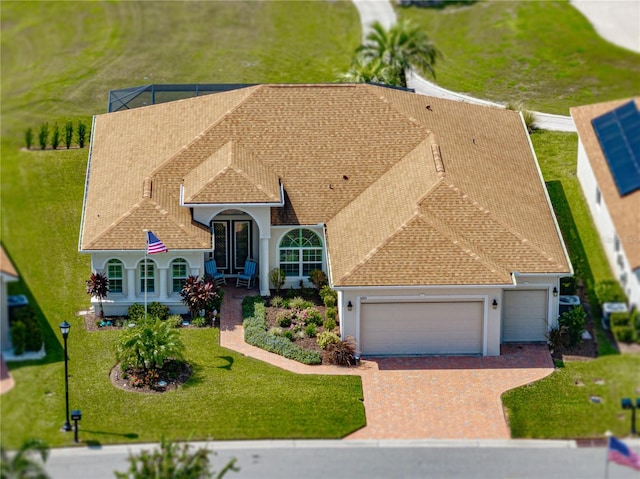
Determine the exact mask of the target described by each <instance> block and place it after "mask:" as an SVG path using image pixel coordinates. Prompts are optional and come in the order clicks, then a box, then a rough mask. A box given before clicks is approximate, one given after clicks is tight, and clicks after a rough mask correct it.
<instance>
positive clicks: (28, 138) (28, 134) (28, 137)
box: [24, 128, 33, 150]
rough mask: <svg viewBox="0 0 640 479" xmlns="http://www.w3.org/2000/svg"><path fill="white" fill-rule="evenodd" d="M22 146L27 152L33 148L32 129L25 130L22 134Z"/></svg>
mask: <svg viewBox="0 0 640 479" xmlns="http://www.w3.org/2000/svg"><path fill="white" fill-rule="evenodd" d="M24 144H25V146H26V147H27V150H30V149H31V147H32V146H33V129H32V128H27V130H26V131H25V132H24Z"/></svg>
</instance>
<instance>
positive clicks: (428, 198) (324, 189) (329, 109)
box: [82, 84, 570, 286]
mask: <svg viewBox="0 0 640 479" xmlns="http://www.w3.org/2000/svg"><path fill="white" fill-rule="evenodd" d="M427 106H429V108H427ZM116 115H117V116H116ZM184 118H189V121H185V120H184ZM90 168H91V170H90V178H89V184H88V190H87V199H86V205H85V220H84V228H83V232H82V248H83V249H85V250H92V249H142V248H143V247H144V236H143V235H140V234H139V232H140V231H141V229H142V228H143V227H147V228H150V229H152V230H153V231H154V232H155V233H156V234H157V235H158V236H159V237H160V238H162V240H163V242H165V244H167V246H168V247H169V248H170V249H189V248H196V249H197V248H202V246H198V245H200V244H203V243H207V244H210V238H209V236H210V235H209V233H208V230H207V228H206V227H204V226H203V225H198V224H196V223H194V222H192V221H191V220H190V216H189V214H188V213H189V210H188V208H184V207H180V206H178V203H179V196H180V190H181V188H184V198H185V200H186V201H187V202H189V201H192V202H216V203H243V202H248V203H251V202H270V201H280V198H279V194H280V189H279V183H278V182H281V183H282V186H283V189H284V193H285V206H284V207H272V208H271V212H272V214H271V217H272V223H273V224H276V225H277V224H280V225H289V224H291V225H295V224H301V225H309V224H319V223H323V224H326V228H327V248H328V251H329V260H330V265H331V271H330V272H331V276H332V281H333V284H334V285H344V286H346V285H365V284H374V283H375V284H379V285H381V284H393V285H404V284H504V283H510V282H511V279H510V273H512V272H513V271H516V270H517V271H519V272H521V273H526V272H530V273H544V272H549V273H568V272H569V271H570V266H569V264H568V260H567V258H566V255H565V252H564V248H563V244H562V240H561V238H560V236H559V233H558V230H557V228H556V225H555V222H554V217H553V213H552V211H551V209H550V207H549V203H548V198H547V196H546V191H545V189H544V184H543V182H542V179H541V175H540V172H539V170H538V168H537V164H536V162H535V157H534V155H533V154H532V149H531V145H530V143H529V139H528V136H527V134H526V132H525V129H524V126H523V124H522V120H521V118H520V115H519V114H518V113H515V112H511V111H508V110H502V109H498V108H489V107H482V106H476V105H470V104H466V103H461V102H455V101H449V100H443V99H437V98H432V97H427V96H421V95H416V94H414V93H410V92H406V91H401V90H394V89H389V88H383V87H378V86H373V85H364V84H359V85H338V84H336V85H259V86H255V87H250V88H245V89H242V90H235V91H232V92H225V93H217V94H213V95H206V96H202V97H197V98H193V99H187V100H180V101H176V102H172V103H166V104H161V105H155V106H151V107H145V108H139V109H136V110H128V111H123V112H118V113H111V114H107V115H99V116H97V117H96V118H95V124H94V128H93V134H92V155H91V164H90ZM123 171H126V172H127V174H126V175H122V172H123ZM145 221H146V223H145ZM149 221H153V222H155V224H153V225H150V224H149ZM143 225H146V226H143ZM138 236H140V239H139V240H138ZM116 245H117V246H116ZM208 247H210V246H208ZM375 273H377V274H375Z"/></svg>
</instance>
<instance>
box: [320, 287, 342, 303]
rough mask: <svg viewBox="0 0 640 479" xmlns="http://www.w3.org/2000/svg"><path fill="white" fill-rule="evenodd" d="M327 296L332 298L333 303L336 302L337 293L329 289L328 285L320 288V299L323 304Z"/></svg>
mask: <svg viewBox="0 0 640 479" xmlns="http://www.w3.org/2000/svg"><path fill="white" fill-rule="evenodd" d="M327 296H332V297H333V299H334V300H335V302H337V301H338V293H337V291H335V290H333V289H331V287H330V286H329V285H328V284H327V285H325V286H323V287H322V288H320V298H321V299H322V302H323V303H324V302H325V298H326V297H327Z"/></svg>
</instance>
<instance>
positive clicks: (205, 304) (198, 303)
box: [180, 276, 220, 319]
mask: <svg viewBox="0 0 640 479" xmlns="http://www.w3.org/2000/svg"><path fill="white" fill-rule="evenodd" d="M180 296H182V302H183V303H184V304H185V306H186V307H187V308H189V313H190V314H191V319H195V318H197V317H198V316H200V311H202V310H204V311H205V315H207V316H211V312H212V311H213V309H215V306H216V305H217V304H218V301H217V298H219V297H220V296H219V295H218V291H217V288H216V284H215V282H213V281H211V280H210V279H209V278H204V279H198V277H197V276H188V277H187V279H186V280H185V281H184V283H183V285H182V289H181V290H180Z"/></svg>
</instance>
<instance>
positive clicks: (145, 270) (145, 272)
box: [144, 230, 149, 321]
mask: <svg viewBox="0 0 640 479" xmlns="http://www.w3.org/2000/svg"><path fill="white" fill-rule="evenodd" d="M146 231H147V230H145V235H146V236H147V241H146V247H145V248H144V319H145V321H146V319H147V254H148V252H149V233H147V232H146Z"/></svg>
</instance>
